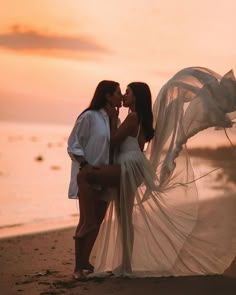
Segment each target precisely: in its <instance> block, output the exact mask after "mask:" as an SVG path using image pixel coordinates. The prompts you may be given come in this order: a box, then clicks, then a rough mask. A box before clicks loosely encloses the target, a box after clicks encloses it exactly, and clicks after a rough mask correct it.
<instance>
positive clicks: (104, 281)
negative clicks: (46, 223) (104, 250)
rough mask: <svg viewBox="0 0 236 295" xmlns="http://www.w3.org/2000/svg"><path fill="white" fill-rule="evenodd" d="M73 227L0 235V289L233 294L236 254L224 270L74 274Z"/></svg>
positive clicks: (19, 291)
mask: <svg viewBox="0 0 236 295" xmlns="http://www.w3.org/2000/svg"><path fill="white" fill-rule="evenodd" d="M73 231H74V228H72V227H71V228H66V229H60V230H53V231H47V232H41V233H37V234H30V235H22V236H16V237H11V238H4V239H1V240H0V265H1V268H0V269H1V270H0V289H1V294H4V295H14V294H27V295H28V294H29V295H31V294H32V295H33V294H35V295H36V294H41V295H46V294H72V295H73V294H87V295H92V294H93V295H94V294H96V295H100V294H101V295H103V294H112V295H117V294H122V295H126V294H127V295H128V294H136V295H139V294H140V295H141V294H143V293H145V294H159V295H172V294H173V295H174V294H175V295H185V294H186V295H187V294H191V295H195V294H196V295H199V294H201V295H208V294H215V295H218V294H219V295H234V294H236V259H235V261H233V263H232V264H231V266H230V267H229V268H228V270H227V271H226V272H225V273H224V274H223V275H213V276H192V277H168V278H144V279H128V278H115V277H112V276H111V277H108V278H93V279H90V280H89V281H87V282H78V281H75V280H73V279H72V275H71V274H72V271H73V261H74V253H73V240H72V235H73Z"/></svg>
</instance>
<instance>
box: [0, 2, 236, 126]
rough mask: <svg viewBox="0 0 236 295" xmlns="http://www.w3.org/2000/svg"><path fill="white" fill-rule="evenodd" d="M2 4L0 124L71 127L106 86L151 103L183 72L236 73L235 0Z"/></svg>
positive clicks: (0, 26)
mask: <svg viewBox="0 0 236 295" xmlns="http://www.w3.org/2000/svg"><path fill="white" fill-rule="evenodd" d="M1 2H2V3H1V9H0V65H1V75H0V82H1V83H0V101H1V107H0V120H8V121H12V120H14V121H17V120H21V121H26V122H45V123H49V122H54V123H68V124H72V123H73V122H74V119H75V117H76V116H77V115H78V114H79V113H80V112H81V111H82V110H83V109H84V108H85V107H87V105H88V103H89V101H90V99H91V97H92V95H93V92H94V90H95V87H96V85H97V83H98V82H99V81H100V80H103V79H112V80H116V81H118V82H120V84H121V88H122V91H123V92H124V91H125V88H126V85H127V84H128V83H129V82H131V81H137V80H139V81H145V82H147V83H148V84H149V85H150V87H151V90H152V94H153V100H154V99H155V96H156V95H157V93H158V91H159V89H160V87H161V86H162V85H163V84H164V83H165V82H166V81H167V80H168V79H169V78H171V77H172V76H173V75H174V74H175V73H176V72H177V71H179V70H180V69H182V68H185V67H188V66H204V67H208V68H210V69H212V70H214V71H216V72H218V73H219V74H224V73H225V72H227V71H228V70H230V69H231V68H233V69H234V70H236V38H235V36H236V17H235V11H236V1H235V0H224V1H223V0H219V1H215V0H198V1H191V0H179V1H176V0H165V1H157V0H148V1H147V0H136V1H133V0H119V1H115V0H83V1H82V0H69V1H68V0H40V1H32V0H8V1H1Z"/></svg>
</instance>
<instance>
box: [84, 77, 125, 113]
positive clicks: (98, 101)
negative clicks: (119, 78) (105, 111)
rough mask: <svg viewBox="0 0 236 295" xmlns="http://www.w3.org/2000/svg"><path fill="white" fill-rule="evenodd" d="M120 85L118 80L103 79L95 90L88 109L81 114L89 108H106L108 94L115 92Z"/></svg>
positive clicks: (95, 109)
mask: <svg viewBox="0 0 236 295" xmlns="http://www.w3.org/2000/svg"><path fill="white" fill-rule="evenodd" d="M118 86H120V84H119V83H118V82H115V81H111V80H103V81H101V82H100V83H99V84H98V85H97V87H96V89H95V92H94V95H93V98H92V100H91V102H90V104H89V106H88V108H87V109H85V110H84V111H83V112H82V113H81V114H80V116H81V115H82V114H83V113H84V112H86V111H89V110H94V111H97V110H100V109H101V108H104V107H105V105H106V103H107V97H106V96H107V94H111V95H112V94H113V93H114V92H115V91H116V88H117V87H118Z"/></svg>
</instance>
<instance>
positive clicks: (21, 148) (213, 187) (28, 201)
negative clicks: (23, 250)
mask: <svg viewBox="0 0 236 295" xmlns="http://www.w3.org/2000/svg"><path fill="white" fill-rule="evenodd" d="M71 128H72V126H61V125H28V124H23V123H9V122H0V204H1V206H0V238H1V237H6V236H11V235H18V234H24V233H29V232H36V231H42V230H48V229H53V228H59V227H66V226H71V225H76V223H77V221H78V206H77V202H76V201H75V200H69V199H68V197H67V190H68V184H69V177H70V159H69V157H68V155H67V151H66V146H67V138H68V135H69V133H70V130H71ZM233 135H234V137H235V134H233ZM222 138H223V139H219V136H217V137H214V136H212V137H211V139H210V140H209V135H203V136H202V138H201V142H203V141H204V140H205V141H206V143H207V146H208V147H210V146H211V145H212V146H213V147H216V146H218V145H221V144H223V145H225V143H226V142H227V141H226V140H225V137H222ZM198 142H199V141H198ZM210 143H211V144H210ZM227 143H228V142H227ZM191 144H192V146H194V147H196V146H197V145H196V143H195V144H194V142H192V143H191ZM195 152H198V151H195ZM223 154H224V156H222V155H223ZM209 155H210V156H206V155H204V154H201V155H200V157H199V156H198V155H197V154H196V155H195V158H194V159H195V160H194V161H195V167H196V171H195V172H196V177H198V176H201V175H203V174H205V173H207V172H208V171H209V167H210V169H214V167H217V166H219V164H220V165H221V166H223V167H224V169H223V170H222V169H221V170H220V171H217V172H215V173H212V174H210V175H209V176H208V177H205V178H204V179H203V180H200V181H198V186H199V193H200V194H201V195H203V196H204V197H207V198H211V197H215V196H216V195H219V194H227V193H230V194H231V193H232V192H233V193H234V192H235V182H236V172H235V170H236V169H235V167H236V162H235V160H232V159H231V160H230V158H229V157H228V153H227V151H226V153H221V154H219V153H218V154H217V152H215V154H214V155H213V154H212V153H211V152H210V154H209ZM217 155H218V156H217ZM227 157H228V158H227ZM230 157H231V156H230ZM235 158H236V155H235ZM235 195H236V193H235Z"/></svg>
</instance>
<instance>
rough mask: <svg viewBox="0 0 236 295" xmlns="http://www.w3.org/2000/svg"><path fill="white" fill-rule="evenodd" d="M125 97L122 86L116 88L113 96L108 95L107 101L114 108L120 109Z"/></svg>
mask: <svg viewBox="0 0 236 295" xmlns="http://www.w3.org/2000/svg"><path fill="white" fill-rule="evenodd" d="M122 99H123V95H122V93H121V90H120V86H117V87H116V90H115V92H114V93H113V94H112V95H108V97H107V100H108V102H109V103H110V105H111V106H113V107H118V108H120V107H121V106H122Z"/></svg>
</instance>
